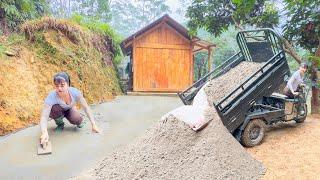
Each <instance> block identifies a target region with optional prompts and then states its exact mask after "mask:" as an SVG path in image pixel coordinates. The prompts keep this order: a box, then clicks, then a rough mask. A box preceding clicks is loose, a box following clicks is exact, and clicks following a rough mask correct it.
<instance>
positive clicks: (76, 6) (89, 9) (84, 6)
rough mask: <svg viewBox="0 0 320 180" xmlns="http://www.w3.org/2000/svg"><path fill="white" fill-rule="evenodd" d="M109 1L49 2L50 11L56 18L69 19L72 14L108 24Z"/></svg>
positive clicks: (58, 0)
mask: <svg viewBox="0 0 320 180" xmlns="http://www.w3.org/2000/svg"><path fill="white" fill-rule="evenodd" d="M110 2H111V0H51V1H50V11H51V13H52V15H53V16H55V17H58V18H70V17H71V16H72V15H73V14H80V15H82V16H85V17H89V18H91V19H94V20H97V21H100V22H109V21H110V19H111V13H110Z"/></svg>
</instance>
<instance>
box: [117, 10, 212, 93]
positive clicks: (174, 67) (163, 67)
mask: <svg viewBox="0 0 320 180" xmlns="http://www.w3.org/2000/svg"><path fill="white" fill-rule="evenodd" d="M214 46H215V45H213V44H211V43H208V42H206V41H203V40H200V39H199V38H197V37H193V38H192V37H190V36H189V34H188V31H187V29H186V28H184V27H183V26H182V25H180V24H179V23H178V22H176V21H175V20H173V19H172V18H171V17H169V16H168V15H164V16H162V17H161V18H159V19H158V20H156V21H154V22H153V23H151V24H149V25H148V26H146V27H144V28H142V29H141V30H139V31H138V32H136V33H134V34H133V35H131V36H129V37H128V38H126V39H125V40H124V41H123V42H122V43H121V48H122V51H123V53H124V54H125V55H128V56H130V64H129V66H128V67H129V68H128V69H129V77H130V80H129V82H131V86H132V89H131V90H132V91H135V92H141V91H144V92H145V91H148V92H179V91H182V90H184V89H185V88H187V87H188V86H190V85H191V84H192V83H193V78H194V76H193V69H194V67H193V66H194V65H193V63H194V62H193V58H194V53H195V52H198V51H201V50H206V51H208V52H209V54H211V49H212V47H214ZM208 57H210V55H209V56H208ZM209 64H210V63H209ZM129 87H130V85H129Z"/></svg>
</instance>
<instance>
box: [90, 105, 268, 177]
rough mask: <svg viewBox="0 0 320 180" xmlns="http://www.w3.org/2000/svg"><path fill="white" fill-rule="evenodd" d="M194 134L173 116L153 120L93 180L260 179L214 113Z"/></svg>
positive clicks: (257, 168) (254, 165)
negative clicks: (139, 135) (155, 121)
mask: <svg viewBox="0 0 320 180" xmlns="http://www.w3.org/2000/svg"><path fill="white" fill-rule="evenodd" d="M206 118H213V119H212V121H211V123H210V124H209V125H208V126H207V127H206V128H205V129H203V130H202V131H200V132H197V133H196V132H194V131H192V130H191V129H190V127H189V126H187V125H186V124H185V123H183V122H182V121H180V120H177V119H176V118H175V117H173V116H169V117H168V118H166V119H164V120H161V121H158V122H157V123H156V124H155V125H154V126H153V127H151V128H150V129H149V130H148V131H147V132H146V133H145V134H144V136H142V137H140V138H139V139H137V140H136V141H135V142H134V143H133V144H131V145H129V146H127V147H126V148H123V149H121V150H119V151H115V152H114V153H113V154H112V155H110V156H108V157H107V158H106V159H104V160H103V161H102V163H101V164H100V165H99V167H97V168H96V169H95V170H94V172H93V174H92V175H93V176H95V178H97V179H230V178H231V179H259V178H260V177H261V175H262V174H263V172H264V168H263V166H262V164H261V163H260V162H258V161H256V160H254V159H253V158H252V157H251V156H250V155H249V154H248V153H247V152H246V151H245V149H244V148H243V147H242V146H241V145H240V144H239V143H238V142H237V141H236V140H235V139H234V137H232V135H231V134H230V133H229V132H228V131H227V130H226V128H225V127H224V126H223V124H222V123H221V121H220V119H219V116H218V115H217V114H215V112H214V111H211V112H210V113H208V112H207V114H206Z"/></svg>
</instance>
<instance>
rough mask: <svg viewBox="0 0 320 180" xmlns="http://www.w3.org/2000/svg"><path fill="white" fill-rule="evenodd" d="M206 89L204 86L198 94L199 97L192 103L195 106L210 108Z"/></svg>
mask: <svg viewBox="0 0 320 180" xmlns="http://www.w3.org/2000/svg"><path fill="white" fill-rule="evenodd" d="M204 87H205V86H203V87H202V88H201V89H200V91H199V92H198V93H197V95H196V96H195V97H194V99H193V102H192V105H193V106H209V102H208V97H207V94H206V93H205V91H204Z"/></svg>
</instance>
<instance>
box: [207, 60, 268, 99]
mask: <svg viewBox="0 0 320 180" xmlns="http://www.w3.org/2000/svg"><path fill="white" fill-rule="evenodd" d="M262 66H263V64H262V63H255V62H246V61H244V62H241V63H240V64H239V65H237V66H236V67H234V68H232V69H230V70H229V71H228V73H226V74H224V75H222V76H219V77H217V78H215V79H212V80H210V81H209V82H208V83H207V84H206V85H205V87H204V91H205V92H206V94H207V97H208V102H209V105H212V104H213V103H218V101H219V100H221V99H222V98H223V97H225V96H226V95H228V94H229V93H231V92H232V91H233V90H234V89H235V88H237V87H238V86H239V85H240V84H241V83H243V82H244V81H245V80H246V79H247V78H248V77H250V76H251V75H252V74H253V73H255V72H256V71H257V70H258V69H259V68H261V67H262ZM253 79H254V78H253ZM237 93H239V92H237ZM237 93H236V94H237Z"/></svg>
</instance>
